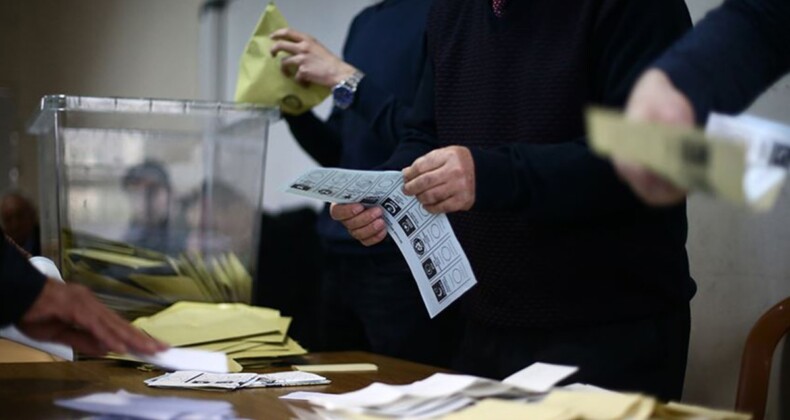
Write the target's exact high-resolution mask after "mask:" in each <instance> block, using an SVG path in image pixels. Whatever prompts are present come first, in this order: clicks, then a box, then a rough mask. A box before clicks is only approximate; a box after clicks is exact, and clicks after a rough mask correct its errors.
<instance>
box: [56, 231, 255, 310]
mask: <svg viewBox="0 0 790 420" xmlns="http://www.w3.org/2000/svg"><path fill="white" fill-rule="evenodd" d="M63 243H64V248H65V251H64V256H63V269H64V274H65V277H66V278H68V279H70V280H71V281H75V282H78V283H81V284H83V285H85V286H88V287H89V288H90V289H91V290H93V292H94V293H95V294H96V296H97V297H98V298H99V300H101V301H102V302H103V303H104V304H106V305H107V306H109V307H110V308H112V309H113V310H115V311H116V312H118V313H120V314H121V315H122V316H123V317H125V318H127V319H130V320H131V319H134V318H137V317H140V316H145V315H150V314H153V313H156V312H159V311H161V310H163V309H165V308H167V307H168V306H170V305H171V304H173V303H175V302H179V301H184V300H186V301H198V302H245V303H247V302H250V300H251V297H252V276H250V274H249V272H248V271H247V269H246V268H245V267H244V265H243V264H242V262H241V261H240V260H239V258H238V257H237V256H236V255H234V254H233V253H226V254H222V255H216V256H212V257H206V258H205V259H204V257H202V256H201V255H199V254H196V253H184V254H182V255H179V256H178V257H171V256H168V255H165V254H162V253H159V252H156V251H152V250H149V249H145V248H140V247H135V246H133V245H131V244H128V243H124V242H118V241H111V240H108V239H104V238H101V237H98V236H94V235H89V234H86V233H82V232H76V231H72V230H68V229H66V230H64V231H63Z"/></svg>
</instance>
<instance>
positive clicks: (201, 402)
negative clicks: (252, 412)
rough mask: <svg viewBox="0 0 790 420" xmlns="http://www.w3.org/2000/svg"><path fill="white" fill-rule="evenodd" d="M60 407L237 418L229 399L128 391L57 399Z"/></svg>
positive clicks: (166, 419) (162, 419) (142, 415)
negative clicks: (156, 395)
mask: <svg viewBox="0 0 790 420" xmlns="http://www.w3.org/2000/svg"><path fill="white" fill-rule="evenodd" d="M55 404H56V405H58V406H60V407H66V408H71V409H73V410H78V411H84V412H88V413H93V414H100V415H111V416H120V417H122V418H134V419H149V420H170V419H187V418H188V419H233V418H236V415H235V413H234V411H233V405H232V404H231V403H229V402H227V401H219V400H206V399H193V398H175V397H149V396H146V395H139V394H132V393H129V392H126V391H124V390H120V391H118V392H116V393H109V392H107V393H96V394H90V395H86V396H83V397H78V398H72V399H62V400H55Z"/></svg>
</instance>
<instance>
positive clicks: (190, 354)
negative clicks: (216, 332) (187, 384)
mask: <svg viewBox="0 0 790 420" xmlns="http://www.w3.org/2000/svg"><path fill="white" fill-rule="evenodd" d="M134 357H135V358H137V359H140V360H142V361H143V362H146V363H151V364H152V365H156V366H159V367H162V368H165V369H170V370H196V371H201V372H214V373H227V372H228V358H227V356H225V353H220V352H215V351H205V350H191V349H182V348H176V347H171V348H170V349H168V350H165V351H161V352H159V353H156V354H154V355H152V356H146V355H142V354H135V355H134Z"/></svg>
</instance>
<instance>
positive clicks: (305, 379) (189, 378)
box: [145, 371, 331, 390]
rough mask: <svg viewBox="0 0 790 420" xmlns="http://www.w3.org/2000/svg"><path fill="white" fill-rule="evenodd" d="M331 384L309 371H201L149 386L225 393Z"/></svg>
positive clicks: (171, 376) (181, 373)
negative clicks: (246, 389)
mask: <svg viewBox="0 0 790 420" xmlns="http://www.w3.org/2000/svg"><path fill="white" fill-rule="evenodd" d="M330 382H331V381H329V379H327V378H325V377H323V376H320V375H316V374H314V373H308V372H276V373H266V374H258V373H226V374H215V373H207V372H200V371H178V372H172V373H166V374H164V375H162V376H157V377H155V378H151V379H146V380H145V384H146V385H148V386H150V387H154V388H184V389H210V388H214V389H225V390H234V389H240V388H277V387H286V386H308V385H326V384H329V383H330Z"/></svg>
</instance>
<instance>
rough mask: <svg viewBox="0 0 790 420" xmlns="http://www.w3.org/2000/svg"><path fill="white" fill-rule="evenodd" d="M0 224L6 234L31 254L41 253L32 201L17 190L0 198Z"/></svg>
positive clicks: (39, 236)
mask: <svg viewBox="0 0 790 420" xmlns="http://www.w3.org/2000/svg"><path fill="white" fill-rule="evenodd" d="M0 225H2V227H3V229H4V230H5V232H6V234H7V235H8V236H10V237H11V239H13V240H14V241H15V242H16V243H17V244H19V246H21V247H22V249H24V250H25V251H27V252H29V253H30V254H32V255H40V254H41V231H40V229H39V225H38V213H37V212H36V208H35V206H34V205H33V203H32V202H31V201H30V200H29V199H28V198H27V197H25V196H24V195H22V194H21V193H18V192H12V193H8V194H6V195H4V196H3V199H2V200H0Z"/></svg>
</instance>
